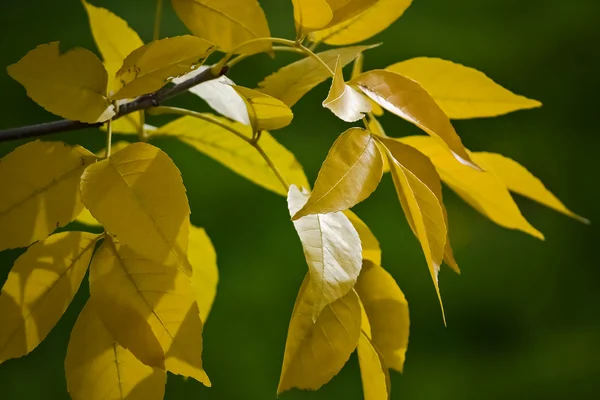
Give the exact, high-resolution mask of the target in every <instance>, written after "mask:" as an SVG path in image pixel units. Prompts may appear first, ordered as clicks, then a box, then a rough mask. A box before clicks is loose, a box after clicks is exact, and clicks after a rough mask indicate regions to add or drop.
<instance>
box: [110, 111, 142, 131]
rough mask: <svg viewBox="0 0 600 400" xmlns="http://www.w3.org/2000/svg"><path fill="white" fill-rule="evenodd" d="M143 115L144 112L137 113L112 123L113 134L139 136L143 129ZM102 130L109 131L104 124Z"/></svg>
mask: <svg viewBox="0 0 600 400" xmlns="http://www.w3.org/2000/svg"><path fill="white" fill-rule="evenodd" d="M142 113H143V111H137V112H134V113H131V114H127V115H124V116H122V117H120V118H119V119H116V120H114V121H112V122H111V124H112V131H113V133H124V134H132V135H133V134H136V135H137V134H138V133H139V131H140V129H141V127H142ZM101 129H102V130H103V131H105V130H106V129H107V127H106V124H104V125H103V126H102V128H101Z"/></svg>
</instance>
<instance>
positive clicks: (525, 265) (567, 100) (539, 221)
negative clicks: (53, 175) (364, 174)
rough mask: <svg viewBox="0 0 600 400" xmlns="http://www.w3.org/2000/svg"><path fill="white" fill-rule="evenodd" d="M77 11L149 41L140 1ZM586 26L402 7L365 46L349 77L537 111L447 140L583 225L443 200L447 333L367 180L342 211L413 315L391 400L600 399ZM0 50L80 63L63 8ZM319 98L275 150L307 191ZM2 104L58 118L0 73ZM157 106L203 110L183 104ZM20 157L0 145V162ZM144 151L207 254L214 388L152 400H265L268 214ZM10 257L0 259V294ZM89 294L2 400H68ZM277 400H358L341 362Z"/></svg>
mask: <svg viewBox="0 0 600 400" xmlns="http://www.w3.org/2000/svg"><path fill="white" fill-rule="evenodd" d="M93 3H94V4H96V5H99V6H104V7H107V8H109V9H111V10H113V11H114V12H115V13H117V14H118V15H120V16H122V17H124V18H126V19H127V20H128V21H129V23H130V25H131V26H132V27H133V28H134V29H135V30H137V31H138V32H139V33H140V35H141V37H142V38H143V39H144V40H146V41H149V40H150V39H151V35H152V24H153V16H154V5H155V3H154V1H152V0H138V1H122V0H95V1H93ZM261 5H262V6H263V7H264V9H265V11H266V14H267V16H268V18H269V21H270V26H271V31H272V34H273V35H274V36H283V37H288V38H291V37H292V36H293V33H294V28H293V21H292V8H291V2H290V1H288V0H261ZM599 18H600V1H598V0H573V1H569V2H565V1H564V0H453V1H447V0H414V3H413V5H412V6H411V7H410V8H409V9H408V11H407V12H406V13H405V15H404V16H403V17H402V18H401V19H400V20H398V21H397V22H396V23H395V24H394V25H393V26H392V27H391V28H389V29H388V30H387V31H386V32H385V33H383V34H380V35H378V36H377V37H375V38H373V39H371V40H370V41H369V42H370V43H377V42H383V43H384V46H381V47H378V48H376V49H374V50H370V51H369V52H368V53H367V54H366V61H365V67H366V68H376V67H384V66H387V65H389V64H391V63H394V62H397V61H400V60H403V59H407V58H410V57H415V56H435V57H441V58H446V59H450V60H453V61H456V62H459V63H462V64H465V65H468V66H471V67H475V68H477V69H479V70H482V71H485V72H486V73H487V74H488V75H489V76H490V77H492V78H493V79H494V80H496V81H497V82H498V83H500V84H502V85H504V86H505V87H507V88H509V89H511V90H513V91H514V92H516V93H519V94H524V95H526V96H528V97H532V98H535V99H538V100H540V101H542V102H543V103H544V107H543V108H541V109H536V110H532V111H522V112H517V113H513V114H510V115H507V116H504V117H500V118H495V119H480V120H470V121H458V122H455V126H456V128H457V130H458V132H459V133H460V135H461V136H462V138H463V141H464V142H465V144H466V145H467V146H468V147H469V148H470V149H471V150H477V151H479V150H486V151H494V152H500V153H502V154H505V155H507V156H510V157H512V158H514V159H515V160H518V161H519V162H521V163H522V164H523V165H525V166H526V167H527V168H528V169H529V170H530V171H532V172H533V173H535V174H536V175H537V176H538V177H540V178H541V179H542V180H543V181H544V182H545V183H546V185H547V186H548V187H549V188H550V189H551V190H552V191H553V192H554V193H555V194H557V195H558V196H559V197H560V198H561V199H562V200H563V201H564V202H565V203H566V204H567V205H568V206H569V207H571V208H572V209H573V210H574V211H575V212H577V213H580V214H582V215H584V216H586V217H588V218H590V219H591V220H592V225H591V226H585V225H583V224H580V223H578V222H576V221H574V220H571V219H568V218H566V217H564V216H562V215H559V214H557V213H554V212H552V211H550V210H548V209H545V208H543V207H542V206H538V205H537V204H534V203H533V202H530V201H528V200H525V199H522V198H517V202H518V204H519V206H521V208H522V211H523V213H524V214H525V216H526V217H527V218H528V219H529V220H530V221H531V222H532V224H533V225H534V226H536V227H537V228H538V229H540V230H541V231H542V232H543V233H544V234H545V235H546V241H545V242H542V241H539V240H537V239H534V238H532V237H529V236H527V235H525V234H523V233H520V232H516V231H509V230H506V229H504V228H501V227H499V226H496V225H494V224H493V223H492V222H490V221H488V220H487V219H485V218H484V217H482V216H481V215H479V214H478V213H477V212H476V211H474V210H473V209H471V208H469V207H468V206H467V205H466V204H465V203H463V202H462V201H461V200H460V199H459V198H458V197H457V196H456V195H454V193H452V192H451V191H449V190H446V191H445V193H444V196H445V199H446V203H447V207H448V212H449V218H450V232H451V237H452V241H453V245H454V250H455V254H456V257H457V259H458V261H459V264H460V265H461V267H462V271H463V273H462V275H461V276H458V275H455V274H454V273H452V272H451V271H450V269H447V268H445V269H443V270H442V273H441V277H440V279H441V289H442V294H443V296H444V302H445V308H446V312H447V318H448V327H444V325H443V323H442V319H441V315H440V311H439V306H438V304H437V299H436V296H435V293H434V290H433V286H432V284H431V281H430V277H429V273H428V272H427V268H426V265H425V260H424V257H423V255H422V253H421V251H420V247H419V245H418V242H417V241H416V239H415V238H414V237H413V235H412V233H411V231H410V229H409V227H408V225H407V223H406V220H405V219H404V216H403V215H402V213H401V209H400V206H399V204H398V200H397V198H396V196H395V193H394V188H393V185H392V182H391V179H390V178H389V177H387V176H386V177H384V179H383V181H382V184H381V186H380V187H379V189H378V190H377V192H376V193H375V194H374V195H372V196H371V197H370V198H369V199H368V200H367V201H365V202H364V203H362V204H360V205H359V206H357V207H356V211H357V213H358V214H359V215H360V216H361V217H362V218H363V219H364V220H365V221H366V222H367V223H368V224H369V225H370V227H371V228H372V230H373V231H374V233H375V234H376V235H377V237H378V238H379V240H380V242H381V246H382V249H383V265H384V267H385V268H387V269H388V270H389V271H390V272H391V273H392V274H393V276H394V277H395V278H396V280H397V281H398V283H399V285H400V286H401V288H402V289H403V290H404V293H405V294H406V297H407V298H408V300H409V304H410V312H411V340H410V345H409V350H408V354H407V362H406V365H405V371H404V374H402V375H401V374H398V373H395V372H392V374H391V375H392V376H391V379H392V399H481V398H486V399H506V398H510V399H521V398H522V399H598V398H600V362H599V359H600V344H599V340H600V311H599V309H600V301H599V300H600V295H599V293H600V289H598V282H600V265H599V263H598V261H597V259H598V258H597V256H596V251H597V248H598V240H599V239H600V235H598V233H599V231H598V229H597V226H598V225H594V223H596V222H598V221H600V213H599V212H598V210H599V208H598V204H599V203H600V202H599V200H600V199H599V193H600V191H599V189H598V184H599V183H600V179H599V178H600V174H599V172H600V168H599V167H598V162H597V157H598V155H597V154H598V150H599V146H598V145H599V139H598V137H599V135H600V132H599V129H598V126H599V124H598V115H599V106H600V103H599V102H598V96H597V93H598V90H599V89H600V78H599V76H600V52H599V51H598V49H599V47H598V43H599V42H600V29H599V22H600V19H599ZM163 22H164V23H163V30H162V33H163V35H169V36H171V35H176V34H181V33H185V32H186V31H185V28H184V26H183V25H182V24H181V23H180V22H179V21H178V20H177V18H176V16H175V14H174V12H173V11H172V9H171V8H170V6H167V7H166V8H165V16H164V20H163ZM0 38H1V39H0V41H1V44H2V45H1V51H0V65H2V66H3V67H4V66H7V65H9V64H12V63H14V62H16V61H18V60H19V59H20V58H21V57H22V56H23V55H24V54H25V53H26V52H27V51H29V50H30V49H33V48H34V47H35V46H36V45H38V44H41V43H47V42H50V41H56V40H59V41H61V46H62V48H63V49H68V48H71V47H73V46H83V47H86V48H88V49H92V50H94V51H96V49H95V45H94V42H93V39H92V36H91V34H90V32H89V28H88V25H87V17H86V15H85V13H84V10H83V7H82V6H81V4H80V2H79V1H77V0H55V1H51V2H50V1H44V0H28V1H20V2H16V1H13V2H8V1H3V2H2V4H1V5H0ZM295 57H297V56H295V55H292V54H287V53H280V54H278V55H277V58H276V59H275V60H273V59H270V58H269V57H267V56H266V55H259V56H255V57H253V58H251V59H248V60H246V61H244V62H243V63H241V64H238V66H236V68H234V70H233V71H232V72H231V77H232V78H233V79H234V80H236V82H238V83H240V84H243V85H246V86H250V87H254V85H255V84H256V83H257V82H258V81H260V80H261V79H262V78H263V77H264V76H266V75H267V74H269V73H271V72H272V71H274V70H276V69H277V68H278V67H279V66H281V65H283V64H284V63H286V62H290V61H292V60H293V59H294V58H295ZM327 86H328V85H327V84H322V85H320V86H319V87H318V88H317V89H315V90H313V91H312V92H311V93H310V94H309V95H307V96H306V97H304V98H303V99H302V100H301V101H300V102H299V103H298V104H297V105H296V106H295V108H294V113H295V119H294V122H293V124H292V125H291V126H289V127H287V128H285V129H282V130H280V131H277V132H275V136H276V138H277V139H278V140H280V141H281V142H282V143H283V144H284V145H285V146H287V147H288V148H289V149H291V150H292V151H293V152H294V153H295V154H296V156H297V158H298V160H299V161H300V162H301V163H302V164H303V165H304V167H305V170H306V173H307V175H308V177H309V180H311V181H314V178H315V177H316V174H317V171H318V169H319V167H320V165H321V162H322V161H323V160H324V158H325V156H326V154H327V151H328V149H329V147H330V145H331V144H332V143H333V141H334V140H335V138H336V137H337V135H338V134H340V133H341V132H343V131H344V130H345V129H346V128H347V125H345V124H344V123H343V122H341V121H340V120H337V119H336V118H335V117H334V115H333V114H332V113H330V112H329V111H327V110H325V109H323V108H322V107H321V101H322V100H323V99H324V98H325V97H326V94H327V89H328V88H327ZM0 88H2V89H1V93H0V107H1V110H2V111H1V114H0V128H8V127H13V126H19V125H25V124H31V123H36V122H44V121H48V120H52V119H54V118H56V117H54V116H52V115H50V114H48V113H46V112H45V111H44V110H43V109H41V108H40V107H38V106H37V105H36V104H34V103H33V102H32V101H30V100H29V99H28V98H27V96H26V95H25V91H24V90H23V89H22V87H21V86H20V85H19V84H18V83H16V82H14V81H12V80H11V79H10V78H9V77H8V75H7V74H6V73H4V72H2V73H0ZM173 104H178V105H182V106H187V107H191V108H194V109H197V110H206V109H207V107H206V105H205V104H204V103H203V102H202V101H201V100H200V99H198V98H194V97H192V96H188V95H185V96H184V97H182V98H179V99H177V100H176V101H174V103H173ZM150 122H151V123H154V124H160V123H161V122H163V121H161V120H159V119H152V120H150ZM382 123H383V125H384V127H385V128H386V131H387V132H388V134H389V135H391V136H403V135H408V134H414V133H417V131H416V130H415V129H413V128H412V127H411V126H409V125H408V124H406V123H404V122H403V121H400V120H399V119H398V118H396V117H393V116H390V115H386V116H385V117H384V118H383V120H382ZM59 139H60V140H65V141H67V142H69V143H79V144H82V145H84V146H86V147H88V148H89V149H90V150H92V151H96V150H99V149H100V148H101V147H102V144H103V141H104V134H102V133H100V132H99V131H97V130H86V131H80V132H72V133H68V134H61V135H55V136H52V137H48V138H47V140H59ZM117 139H118V137H117ZM19 144H21V143H20V142H10V143H0V156H2V155H4V154H6V153H8V152H10V151H11V150H12V149H14V148H15V147H16V146H18V145H19ZM154 144H155V145H158V146H160V147H161V148H163V149H164V150H165V151H167V152H168V154H169V155H170V156H171V157H172V158H173V159H174V160H175V162H176V163H177V165H178V166H179V168H180V169H181V171H182V173H183V178H184V181H185V184H186V186H187V190H188V196H189V200H190V203H191V208H192V217H191V218H192V222H193V223H194V224H196V225H199V226H203V227H205V228H206V230H207V232H208V233H209V235H210V236H211V238H212V240H213V242H214V245H215V247H216V250H217V253H218V261H219V267H220V274H221V281H220V284H219V291H218V295H217V298H216V303H215V305H214V308H213V311H212V313H211V316H210V318H209V319H208V323H207V325H206V327H205V334H204V341H205V351H204V363H205V367H206V370H207V371H208V373H209V375H210V377H211V379H212V382H213V387H212V388H210V389H208V388H205V387H203V386H202V385H201V384H199V383H197V382H195V381H193V380H189V381H186V380H184V379H181V378H180V377H176V376H173V375H169V378H168V385H167V394H166V399H169V400H176V399H191V398H198V399H225V400H226V399H261V400H262V399H274V398H275V397H276V396H275V391H276V388H277V382H278V379H279V373H280V368H281V362H282V359H283V351H284V345H285V340H286V331H287V327H288V322H289V317H290V314H291V311H292V307H293V303H294V299H295V297H296V293H297V290H298V288H299V286H300V283H301V281H302V278H303V276H304V274H305V271H306V265H305V261H304V257H303V254H302V249H301V246H300V242H299V240H298V238H297V236H296V233H295V231H294V229H293V226H292V224H291V223H290V221H289V215H288V211H287V206H286V202H285V199H283V198H280V197H278V196H277V195H274V194H272V193H270V192H267V191H265V190H264V189H261V188H259V187H257V186H254V185H253V184H251V183H250V182H249V181H246V180H245V179H243V178H241V177H239V176H237V175H235V174H234V173H233V172H231V171H229V170H227V169H225V168H223V167H221V166H220V165H218V164H217V163H215V162H214V161H212V160H210V159H208V158H207V157H205V156H203V155H200V154H199V153H196V152H195V151H194V150H192V149H191V148H189V147H186V146H185V145H183V144H181V143H178V142H176V141H174V140H160V141H156V142H154ZM34 161H35V160H32V162H34ZM1 195H3V194H2V193H0V196H1ZM0 229H6V228H5V227H0ZM21 253H22V250H14V251H5V252H2V253H0V283H2V282H3V281H4V280H5V278H6V275H7V274H8V271H9V269H10V267H11V265H12V263H13V261H14V260H15V259H16V258H17V257H18V256H19V255H20V254H21ZM87 296H88V288H87V285H86V284H84V285H82V287H81V289H80V291H79V293H78V294H77V296H76V298H75V301H74V302H73V304H72V305H71V307H70V308H69V309H68V311H67V313H66V314H65V315H64V317H63V318H62V319H61V321H60V322H59V324H58V325H57V326H56V327H55V329H54V330H53V331H52V332H51V333H50V335H49V336H48V338H47V339H46V340H45V341H44V342H43V343H42V344H41V345H40V346H39V347H38V348H37V349H36V350H35V351H33V352H32V353H31V354H30V355H28V356H26V357H23V358H22V359H17V360H11V361H8V362H5V363H4V364H2V365H0V399H2V400H13V399H14V400H17V399H19V400H20V399H57V400H58V399H68V398H69V397H68V394H67V390H66V383H65V377H64V369H63V359H64V356H65V352H66V348H67V343H68V337H69V332H70V329H71V328H72V326H73V324H74V322H75V319H76V316H77V313H78V312H79V310H80V309H81V307H82V306H83V304H84V302H85V300H86V298H87ZM281 398H282V399H284V400H293V399H315V400H316V399H331V398H344V399H348V400H351V399H361V398H362V390H361V384H360V375H359V369H358V363H357V360H356V356H355V355H353V356H352V358H351V359H350V361H349V362H348V364H347V365H346V367H345V368H344V369H343V370H342V372H341V373H340V374H339V375H338V376H336V377H335V378H334V379H333V380H332V381H331V382H330V383H329V384H327V385H325V386H324V387H323V388H322V389H321V390H319V391H318V392H314V393H313V392H302V391H297V390H294V391H291V392H287V393H284V394H283V395H282V396H281Z"/></svg>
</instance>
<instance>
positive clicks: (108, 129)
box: [104, 118, 113, 158]
mask: <svg viewBox="0 0 600 400" xmlns="http://www.w3.org/2000/svg"><path fill="white" fill-rule="evenodd" d="M112 122H113V121H112V118H111V119H109V120H108V123H107V127H106V153H105V155H104V158H108V157H110V150H111V146H112V132H113V129H112Z"/></svg>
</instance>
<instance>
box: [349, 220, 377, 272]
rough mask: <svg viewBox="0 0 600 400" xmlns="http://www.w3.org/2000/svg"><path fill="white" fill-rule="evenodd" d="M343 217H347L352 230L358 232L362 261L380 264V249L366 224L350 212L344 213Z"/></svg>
mask: <svg viewBox="0 0 600 400" xmlns="http://www.w3.org/2000/svg"><path fill="white" fill-rule="evenodd" d="M344 215H345V216H346V217H348V219H349V220H350V222H352V225H353V226H354V229H356V232H358V237H359V238H360V243H361V246H362V258H363V261H364V260H369V261H372V262H374V263H375V264H381V248H380V247H379V241H378V240H377V238H376V237H375V235H373V232H371V230H370V229H369V227H368V226H367V224H365V223H364V222H363V221H362V220H361V219H360V218H358V215H356V214H354V213H353V212H352V211H350V210H346V211H344Z"/></svg>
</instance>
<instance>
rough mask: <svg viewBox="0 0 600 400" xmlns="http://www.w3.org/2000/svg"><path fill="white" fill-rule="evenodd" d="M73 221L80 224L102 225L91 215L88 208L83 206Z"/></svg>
mask: <svg viewBox="0 0 600 400" xmlns="http://www.w3.org/2000/svg"><path fill="white" fill-rule="evenodd" d="M75 222H79V223H80V224H83V225H87V226H102V225H100V223H99V222H98V221H97V220H96V218H94V217H93V216H92V214H91V213H90V210H88V209H87V208H85V207H84V208H83V211H81V214H79V216H78V217H77V218H76V219H75Z"/></svg>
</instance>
